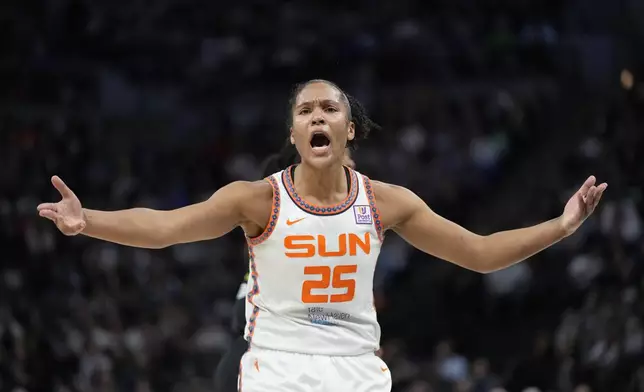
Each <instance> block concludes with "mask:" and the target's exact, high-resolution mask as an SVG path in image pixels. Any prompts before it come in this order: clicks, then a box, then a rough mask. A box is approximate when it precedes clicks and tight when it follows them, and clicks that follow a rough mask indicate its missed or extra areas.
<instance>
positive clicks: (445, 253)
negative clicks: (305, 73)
mask: <svg viewBox="0 0 644 392" xmlns="http://www.w3.org/2000/svg"><path fill="white" fill-rule="evenodd" d="M290 120H291V121H290V124H289V125H290V127H289V136H288V137H289V140H290V143H291V144H292V145H294V146H295V148H296V149H297V152H298V154H299V157H300V160H301V163H300V164H297V165H293V166H290V167H288V168H287V169H285V170H283V171H281V172H279V173H275V174H274V175H272V176H270V177H268V178H267V179H266V180H265V181H256V182H244V181H237V182H233V183H231V184H229V185H226V186H224V187H223V188H221V189H219V190H218V191H217V192H215V193H214V194H213V195H212V197H210V198H209V199H208V200H206V201H204V202H201V203H198V204H194V205H190V206H187V207H183V208H179V209H176V210H171V211H158V210H151V209H146V208H134V209H129V210H122V211H110V212H108V211H96V210H90V209H85V208H83V207H82V205H81V202H80V201H79V199H78V198H77V197H76V195H75V194H74V193H73V192H72V190H71V189H70V188H68V187H67V185H65V184H64V183H63V181H62V180H61V179H60V178H58V177H56V176H54V177H53V178H52V183H53V185H54V186H55V187H56V189H57V190H58V191H59V192H60V194H61V196H62V200H61V201H60V202H58V203H45V204H41V205H39V206H38V211H39V214H40V216H42V217H45V218H47V219H50V220H52V221H54V222H55V223H56V226H57V227H58V229H59V230H60V231H61V232H62V233H64V234H66V235H76V234H79V233H82V234H84V235H86V236H89V237H94V238H98V239H102V240H106V241H111V242H114V243H118V244H123V245H128V246H135V247H142V248H154V249H158V248H164V247H167V246H171V245H174V244H183V243H188V242H195V241H203V240H209V239H214V238H218V237H221V236H223V235H225V234H226V233H228V232H230V231H231V230H232V229H234V228H235V227H241V228H242V229H243V230H244V232H245V234H246V236H247V239H248V246H249V251H250V252H249V253H250V265H251V267H250V278H249V286H250V290H249V292H248V295H247V296H246V298H247V301H248V304H249V305H248V306H247V320H248V322H247V324H246V333H245V336H246V340H247V341H248V342H249V350H248V351H247V352H246V353H245V354H244V356H243V357H242V360H241V364H240V374H239V390H242V391H244V392H255V391H286V392H288V391H307V392H310V391H329V392H331V391H333V392H346V391H351V392H357V391H376V392H380V391H390V389H391V377H390V375H389V371H388V369H387V365H385V363H384V362H383V361H382V360H381V359H380V358H378V357H377V356H376V355H375V354H374V352H375V351H376V350H377V349H378V344H379V339H380V328H379V326H378V321H377V319H376V312H375V309H374V307H373V294H372V285H373V274H374V268H375V264H376V259H377V257H378V253H379V251H380V247H381V243H382V241H383V238H384V234H385V232H386V231H387V230H393V231H395V232H396V233H398V234H399V235H400V236H401V237H402V238H403V239H405V240H406V241H407V242H408V243H409V244H411V245H412V246H414V247H416V248H417V249H419V250H421V251H423V252H426V253H428V254H431V255H434V256H436V257H438V258H441V259H444V260H447V261H449V262H452V263H454V264H457V265H459V266H461V267H463V268H467V269H470V270H473V271H478V272H481V273H488V272H493V271H496V270H499V269H502V268H506V267H508V266H511V265H513V264H515V263H517V262H519V261H521V260H524V259H526V258H528V257H530V256H532V255H534V254H535V253H537V252H539V251H541V250H543V249H545V248H547V247H549V246H550V245H552V244H554V243H556V242H558V241H560V240H562V239H563V238H565V237H567V236H568V235H570V234H572V233H573V232H575V230H577V228H579V226H580V225H581V224H582V223H583V222H584V220H585V219H586V218H587V217H588V216H589V215H590V214H591V213H592V212H593V210H594V209H595V207H596V206H597V203H598V202H599V200H600V199H601V196H602V193H603V192H604V191H605V189H606V187H607V185H606V184H605V183H603V184H601V185H595V177H593V176H591V177H589V178H588V179H587V180H586V181H585V182H584V183H583V185H582V186H581V188H580V189H579V190H578V191H577V192H575V194H574V195H573V196H572V197H571V198H570V200H569V201H568V202H567V204H566V205H565V207H564V209H563V212H562V214H561V215H560V216H558V217H557V218H554V219H551V220H549V221H547V222H544V223H541V224H538V225H536V226H532V227H527V228H523V229H518V230H510V231H503V232H498V233H495V234H491V235H487V236H481V235H477V234H475V233H472V232H470V231H468V230H466V229H464V228H463V227H461V226H459V225H457V224H455V223H452V222H450V221H449V220H447V219H444V218H442V217H441V216H439V215H437V214H436V213H434V212H433V211H432V210H431V209H430V208H429V207H428V206H427V204H425V203H424V202H423V200H421V199H420V198H419V197H418V196H416V195H415V194H414V193H413V192H411V191H410V190H408V189H405V188H403V187H399V186H395V185H391V184H387V183H382V182H376V181H371V180H370V179H369V178H367V177H366V176H363V175H361V174H360V173H358V172H356V171H354V170H352V169H350V168H347V167H345V166H343V165H342V160H343V157H344V151H345V147H347V144H348V145H349V147H351V146H355V143H357V142H358V141H359V140H360V139H363V138H365V137H366V136H367V134H368V133H369V131H370V130H371V128H373V127H374V126H375V124H374V123H373V122H372V121H371V120H370V119H369V118H368V117H367V116H366V114H365V112H364V109H363V108H362V106H361V105H360V104H359V103H358V102H356V101H355V100H354V99H353V98H352V97H350V96H348V95H347V94H345V93H344V92H343V91H342V90H341V89H340V88H339V87H338V86H336V85H335V84H333V83H331V82H328V81H324V80H313V81H309V82H306V83H304V84H302V85H300V86H298V87H297V89H296V90H295V92H294V95H293V99H292V102H291V118H290Z"/></svg>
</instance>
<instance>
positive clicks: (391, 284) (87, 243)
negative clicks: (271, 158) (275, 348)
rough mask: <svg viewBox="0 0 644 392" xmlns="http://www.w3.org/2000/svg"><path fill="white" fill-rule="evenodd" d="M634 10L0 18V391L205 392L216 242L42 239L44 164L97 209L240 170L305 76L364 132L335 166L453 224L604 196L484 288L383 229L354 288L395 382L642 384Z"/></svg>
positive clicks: (231, 257)
mask: <svg viewBox="0 0 644 392" xmlns="http://www.w3.org/2000/svg"><path fill="white" fill-rule="evenodd" d="M591 3H592V4H591ZM636 5H637V4H636V2H635V1H622V2H608V1H605V2H602V1H597V2H583V1H565V2H559V1H531V0H523V1H509V0H508V1H504V0H496V1H471V0H454V1H438V0H434V1H430V2H428V3H427V2H425V3H423V2H417V1H412V0H404V1H402V2H401V1H397V2H389V3H386V2H385V3H378V5H377V6H374V4H373V3H370V2H366V1H357V2H352V3H351V4H350V5H349V4H346V5H344V6H343V7H341V8H338V9H332V8H329V5H328V4H313V3H311V4H306V5H305V4H303V3H299V2H285V3H280V2H274V1H270V0H262V1H260V0H253V1H248V2H241V3H234V2H233V3H231V4H223V3H219V2H206V1H203V0H189V1H178V0H157V1H153V2H151V1H145V0H136V1H128V2H122V1H113V2H103V1H95V0H43V1H40V2H29V1H26V2H10V3H7V4H6V5H3V8H4V9H5V11H3V13H2V16H1V17H2V20H3V23H2V24H1V25H2V26H3V27H2V28H3V29H4V30H5V34H4V38H3V40H4V41H6V42H5V43H6V44H7V45H6V50H5V52H3V58H2V59H1V60H0V78H1V79H2V82H3V89H2V90H1V91H0V102H1V105H0V245H1V249H2V257H1V260H2V261H1V263H0V342H1V344H0V391H16V392H18V391H24V392H38V391H56V392H72V391H74V392H75V391H83V392H84V391H99V392H112V391H136V392H144V391H155V392H156V391H158V392H163V391H173V392H175V391H176V392H181V391H212V390H213V387H212V374H213V371H214V369H215V367H216V364H217V362H218V360H219V358H220V357H221V355H222V353H223V352H225V350H226V348H227V346H228V344H229V343H230V341H231V339H232V338H234V336H233V335H232V334H231V331H230V328H229V326H230V321H231V316H232V304H233V301H234V297H235V294H236V290H237V288H238V285H239V282H240V280H241V278H242V276H243V275H244V273H245V271H246V269H247V268H248V266H247V265H245V264H244V260H245V259H244V254H243V253H244V249H243V236H242V235H241V233H239V232H235V233H233V234H231V235H229V236H227V237H225V238H222V239H219V240H216V241H211V242H207V243H198V244H190V245H182V246H176V247H173V248H169V249H164V250H159V251H147V250H140V249H132V248H126V247H121V246H115V245H111V244H108V243H104V242H100V241H96V240H91V239H88V238H84V237H74V238H66V237H63V236H62V235H60V234H59V233H58V232H57V231H56V229H55V227H54V226H53V225H51V224H50V222H45V221H42V220H41V219H38V217H37V215H36V213H35V207H36V205H37V204H38V203H39V202H41V201H43V200H55V199H56V198H57V197H58V196H57V195H56V193H55V191H54V190H53V189H52V187H51V185H50V183H49V177H50V176H51V175H52V174H54V173H55V174H59V175H60V176H61V177H62V178H63V179H64V180H65V181H66V182H67V184H68V185H69V186H70V187H71V188H72V189H73V190H74V191H75V192H76V194H77V195H78V196H79V197H80V199H81V201H82V202H83V204H84V206H86V207H89V208H96V209H121V208H127V207H131V206H146V207H150V208H159V209H171V208H176V207H180V206H183V205H186V204H188V203H192V202H196V201H201V200H203V199H205V198H207V197H208V196H209V195H210V194H211V193H212V192H213V191H214V190H216V189H217V188H218V187H220V186H222V185H224V184H226V183H228V182H230V181H234V180H238V179H258V178H260V176H261V161H262V160H263V159H264V158H265V157H266V156H267V155H268V154H270V153H272V152H274V151H277V150H278V149H279V146H280V145H281V144H282V142H283V140H284V139H285V137H286V136H287V129H286V127H285V124H286V116H287V115H288V107H287V106H286V103H287V99H288V94H289V93H290V91H289V86H291V85H292V84H293V83H295V82H299V81H303V80H306V79H310V78H327V79H330V80H333V81H335V82H337V83H338V84H339V85H340V86H342V87H343V88H344V89H345V90H347V91H348V92H350V93H351V94H352V95H354V96H356V97H358V98H359V99H360V100H361V101H363V102H364V104H365V106H366V107H367V108H368V109H369V110H370V112H371V114H372V117H373V118H374V120H376V121H377V122H379V123H380V124H381V125H382V126H383V131H382V132H380V133H378V134H374V135H372V136H371V138H370V140H368V141H366V143H364V145H361V146H360V148H359V150H358V151H357V152H356V154H355V158H356V162H357V166H358V170H360V171H362V172H364V173H366V174H368V175H369V176H371V177H373V178H377V179H379V180H383V181H391V182H394V183H397V184H400V185H404V186H407V187H409V188H411V189H412V190H414V191H415V192H416V193H418V194H419V195H420V196H422V197H423V198H424V199H425V200H426V201H427V202H428V204H429V205H430V206H431V207H432V208H433V209H434V210H436V211H437V212H438V213H440V214H442V215H444V216H446V217H448V218H450V219H452V220H454V221H456V222H458V223H460V224H462V225H464V226H465V227H467V228H470V229H472V230H474V231H476V232H478V233H481V234H487V233H491V232H493V231H496V230H502V229H508V228H512V227H517V226H523V225H528V224H533V223H536V222H539V221H541V220H545V219H550V218H553V217H555V216H557V214H559V213H560V211H561V209H562V208H563V205H564V203H565V201H566V200H567V198H568V197H570V195H572V193H573V192H574V191H575V190H576V188H577V187H578V186H579V184H580V182H581V181H583V180H584V179H585V178H586V176H587V175H589V174H590V173H594V174H596V175H597V176H598V177H599V178H600V180H602V181H604V180H605V181H607V182H608V183H609V189H608V191H607V193H606V195H605V199H606V200H604V201H603V203H602V205H601V207H600V208H599V210H598V211H597V213H596V214H595V215H594V216H593V217H591V218H590V219H589V220H588V222H587V224H585V225H584V226H583V228H582V229H581V230H580V231H579V232H578V233H576V234H575V235H574V236H573V237H571V238H568V239H566V240H565V241H563V242H562V243H560V244H558V245H556V246H554V247H553V248H551V249H549V250H547V251H546V252H544V253H542V254H540V255H537V256H535V257H533V258H531V259H530V260H529V261H528V262H525V263H520V264H518V265H516V266H514V267H512V268H509V269H507V270H504V271H500V272H497V273H494V274H489V275H478V274H475V273H472V272H469V271H465V270H463V269H460V268H457V267H454V266H452V265H449V264H448V263H445V262H440V261H437V260H434V259H432V258H431V257H428V256H426V255H423V254H420V253H419V252H417V251H414V250H413V249H411V248H410V247H408V246H407V245H406V244H405V243H404V242H403V241H402V240H401V239H399V238H398V237H396V236H395V235H394V234H390V235H389V236H388V238H387V240H386V243H385V246H384V248H383V251H382V254H381V257H380V259H379V266H378V269H377V271H376V277H375V287H376V304H377V307H378V309H379V320H380V322H381V324H382V327H383V341H382V350H381V353H380V354H381V355H382V356H383V358H384V359H385V361H386V362H387V363H388V365H389V366H390V369H391V371H392V377H393V380H394V391H410V392H443V391H445V392H447V391H449V392H452V391H458V392H488V391H489V392H491V391H496V392H501V391H509V392H514V391H533V392H534V391H542V392H547V391H559V392H573V391H574V392H589V391H595V392H596V391H609V390H610V391H628V392H631V391H632V392H644V366H642V364H643V363H644V361H643V359H644V358H643V357H642V354H643V353H644V351H643V350H644V330H643V327H642V317H643V316H644V299H643V297H642V294H643V292H642V291H643V290H644V279H643V277H644V275H643V272H644V271H643V264H642V263H643V262H644V245H643V244H644V242H643V241H642V240H643V236H642V220H641V217H642V213H643V212H644V202H643V201H642V194H641V184H643V183H644V167H643V166H642V165H641V162H638V152H639V151H642V150H643V149H644V132H642V127H643V125H644V121H643V120H644V119H643V118H642V117H643V116H644V114H643V113H644V110H642V109H644V108H643V105H642V103H643V102H644V99H643V98H644V88H642V87H641V86H640V85H639V84H638V83H637V78H636V75H637V74H638V70H640V71H644V70H642V67H641V66H639V67H638V64H644V61H642V59H640V58H637V53H639V52H637V53H635V54H633V53H629V48H630V47H631V46H633V47H636V46H637V43H638V42H639V41H640V40H641V37H644V34H642V31H641V30H642V26H644V24H643V23H637V21H641V20H643V19H642V18H641V17H644V15H642V13H643V12H644V11H642V10H641V8H642V7H639V8H638V7H636ZM638 18H639V19H638ZM616 26H617V27H616ZM640 52H641V51H640ZM624 53H626V54H624ZM610 59H613V60H610ZM618 62H624V63H628V65H629V67H631V71H628V72H627V73H624V72H622V74H621V80H620V72H619V69H618V68H616V67H617V63H618ZM631 72H632V73H631ZM633 75H635V76H633ZM620 83H621V84H620Z"/></svg>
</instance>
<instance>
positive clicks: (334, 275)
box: [302, 264, 358, 304]
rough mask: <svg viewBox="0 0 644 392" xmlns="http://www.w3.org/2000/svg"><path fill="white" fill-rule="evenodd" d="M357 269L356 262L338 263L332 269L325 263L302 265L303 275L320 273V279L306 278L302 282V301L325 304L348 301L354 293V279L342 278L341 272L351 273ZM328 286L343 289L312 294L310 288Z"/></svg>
mask: <svg viewBox="0 0 644 392" xmlns="http://www.w3.org/2000/svg"><path fill="white" fill-rule="evenodd" d="M357 271H358V266H357V265H356V264H352V265H338V266H335V267H334V268H333V269H331V267H329V266H327V265H320V266H309V267H304V274H305V275H320V276H321V279H311V280H306V281H304V283H302V302H303V303H305V304H325V303H329V302H331V303H337V302H349V301H351V300H353V297H354V296H355V294H356V281H355V279H343V277H342V275H343V274H353V273H356V272H357ZM329 287H333V288H334V289H345V290H346V291H345V292H344V293H342V294H331V295H329V294H313V293H312V290H316V289H317V290H324V289H328V288H329Z"/></svg>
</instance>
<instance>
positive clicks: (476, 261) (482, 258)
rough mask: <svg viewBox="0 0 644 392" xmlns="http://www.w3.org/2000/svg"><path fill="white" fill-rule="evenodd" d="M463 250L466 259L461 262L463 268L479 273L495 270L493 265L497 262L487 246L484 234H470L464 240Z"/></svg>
mask: <svg viewBox="0 0 644 392" xmlns="http://www.w3.org/2000/svg"><path fill="white" fill-rule="evenodd" d="M463 251H464V252H463V253H464V254H466V255H467V257H466V260H467V261H466V262H464V263H462V265H463V266H464V267H465V268H467V269H469V270H471V271H474V272H478V273H480V274H489V273H491V272H494V271H496V270H497V268H496V267H495V265H496V264H497V263H496V262H495V260H494V255H493V254H492V253H491V252H490V251H489V249H488V247H487V238H486V237H485V236H481V235H477V234H475V235H474V236H472V237H471V238H470V240H469V241H466V244H465V245H464V246H463Z"/></svg>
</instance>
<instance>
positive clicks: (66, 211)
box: [38, 176, 86, 236]
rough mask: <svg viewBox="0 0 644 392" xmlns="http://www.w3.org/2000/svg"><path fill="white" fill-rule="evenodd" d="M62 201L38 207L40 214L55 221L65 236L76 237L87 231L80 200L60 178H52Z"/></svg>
mask: <svg viewBox="0 0 644 392" xmlns="http://www.w3.org/2000/svg"><path fill="white" fill-rule="evenodd" d="M51 183H52V184H53V185H54V187H55V188H56V190H58V193H60V196H61V197H62V200H61V201H59V202H58V203H43V204H40V205H39V206H38V213H39V215H40V216H42V217H43V218H47V219H49V220H51V221H53V222H54V223H55V224H56V227H58V230H60V231H61V232H62V233H63V234H65V235H70V236H71V235H76V234H78V233H80V232H81V231H83V229H85V225H86V222H85V217H84V215H83V207H82V206H81V202H80V200H78V197H76V195H75V194H74V192H72V190H71V189H69V187H68V186H67V185H65V183H64V182H63V180H61V179H60V177H58V176H53V177H52V178H51Z"/></svg>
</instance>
